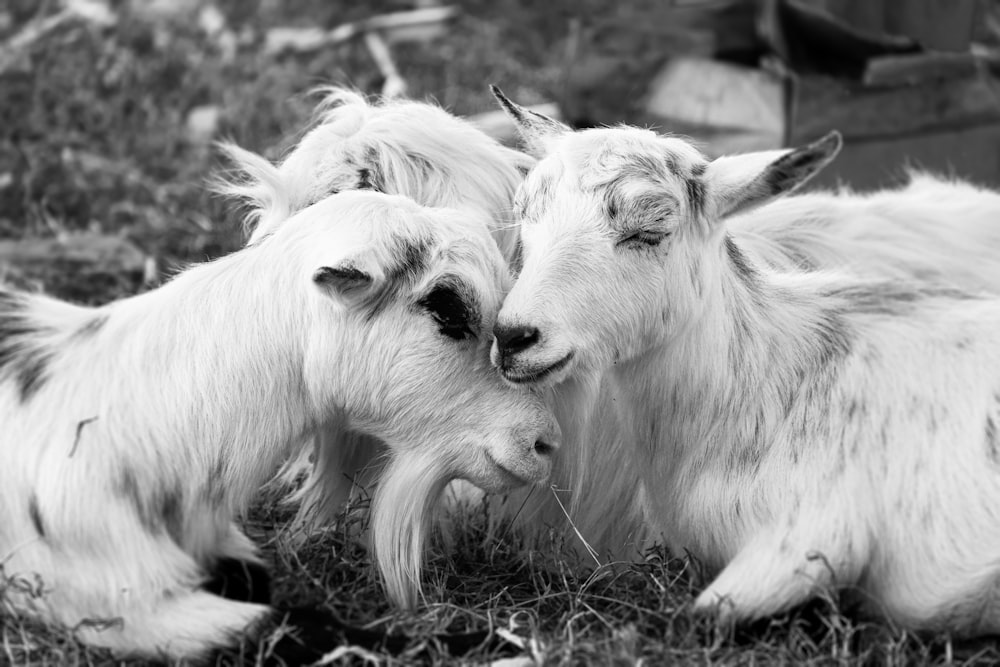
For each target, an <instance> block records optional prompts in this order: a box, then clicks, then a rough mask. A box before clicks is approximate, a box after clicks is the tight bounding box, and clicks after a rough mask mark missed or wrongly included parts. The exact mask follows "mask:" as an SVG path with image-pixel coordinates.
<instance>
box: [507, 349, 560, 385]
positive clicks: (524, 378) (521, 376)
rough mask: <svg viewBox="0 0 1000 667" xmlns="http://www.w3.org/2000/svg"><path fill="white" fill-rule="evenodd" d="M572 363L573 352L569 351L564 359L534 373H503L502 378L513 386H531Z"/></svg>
mask: <svg viewBox="0 0 1000 667" xmlns="http://www.w3.org/2000/svg"><path fill="white" fill-rule="evenodd" d="M571 361H573V351H572V350H570V351H569V352H568V353H567V354H566V356H565V357H563V358H562V359H560V360H559V361H557V362H555V363H554V364H551V365H549V366H546V367H545V368H541V369H539V370H536V371H531V372H529V373H517V374H515V373H512V372H510V371H504V374H503V377H504V379H505V380H507V381H508V382H513V383H514V384H533V383H535V382H539V381H541V380H543V379H545V378H547V377H548V376H550V375H552V374H553V373H557V372H559V371H561V370H562V369H564V368H566V366H568V365H569V362H571Z"/></svg>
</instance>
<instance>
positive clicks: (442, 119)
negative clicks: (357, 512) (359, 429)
mask: <svg viewBox="0 0 1000 667" xmlns="http://www.w3.org/2000/svg"><path fill="white" fill-rule="evenodd" d="M322 92H324V93H325V96H324V99H323V101H322V102H321V103H320V105H319V107H318V109H317V113H316V121H315V123H314V126H313V127H312V128H311V129H310V130H309V131H308V132H307V133H306V134H305V135H304V136H303V137H302V139H301V140H300V141H298V143H297V144H296V145H295V147H294V148H293V150H292V151H291V152H290V153H289V154H288V155H287V156H286V157H285V158H284V159H283V160H282V161H281V162H280V163H279V164H277V165H274V164H272V163H271V162H269V161H268V160H266V159H265V158H263V157H261V156H259V155H257V154H255V153H252V152H250V151H247V150H244V149H242V148H240V147H238V146H236V145H234V144H223V145H222V149H223V151H224V152H225V154H226V155H227V156H228V157H229V159H230V161H231V162H232V163H233V165H234V167H235V174H234V175H232V176H230V177H229V178H228V179H227V180H220V181H219V182H218V183H217V184H216V189H217V190H219V191H220V192H221V193H223V194H225V195H228V196H231V197H234V198H236V199H239V200H242V201H243V202H245V203H246V204H248V205H249V207H250V215H249V216H248V218H247V220H248V229H247V231H248V232H249V237H250V243H254V242H256V241H258V240H260V239H262V238H264V237H265V236H267V235H268V234H271V233H273V232H274V231H275V230H276V229H277V228H278V227H279V226H280V225H281V224H283V223H284V221H285V220H287V219H288V218H289V217H290V216H291V215H292V214H293V213H294V212H296V211H298V210H301V209H302V208H304V207H306V206H308V205H309V204H311V203H312V202H314V201H316V200H317V199H319V198H322V197H325V196H326V195H328V194H329V193H331V192H338V191H344V190H375V191H379V192H385V193H388V194H398V195H405V196H407V197H410V198H411V199H413V200H414V201H416V202H418V203H420V204H423V205H425V206H444V207H449V208H471V209H475V210H476V211H480V212H481V214H480V213H477V214H475V215H470V216H469V217H468V218H467V224H468V225H470V226H477V227H482V226H485V228H487V229H489V230H490V232H491V233H492V235H493V238H494V240H495V241H496V243H497V245H498V246H499V248H500V251H501V253H503V255H504V257H505V258H506V259H507V261H508V262H509V263H511V264H513V265H516V263H517V257H518V252H519V251H518V232H517V226H516V225H515V224H514V223H513V221H512V220H511V212H510V203H511V201H512V200H513V197H514V191H515V190H516V189H517V186H518V185H520V183H521V178H522V177H523V174H524V173H525V172H526V171H527V170H528V169H529V168H530V167H531V165H532V164H534V160H533V159H532V158H530V157H529V156H527V155H525V154H524V153H521V152H519V151H515V150H512V149H509V148H506V147H504V146H502V145H501V144H499V143H498V142H496V141H495V140H494V139H492V138H491V137H489V136H487V135H486V134H484V133H483V132H480V131H479V130H478V129H476V128H475V127H473V126H472V125H471V124H469V123H468V122H466V121H464V120H462V119H460V118H457V117H455V116H453V115H452V114H449V113H448V112H447V111H445V110H444V109H442V108H440V107H438V106H435V105H433V104H427V103H422V102H416V101H412V100H403V99H391V100H389V99H386V100H379V101H375V102H369V101H368V100H367V99H366V98H365V97H364V96H362V95H361V94H359V93H357V92H354V91H351V90H347V89H342V88H335V87H331V88H327V89H324V90H323V91H322ZM476 233H478V231H477V232H476ZM384 452H385V447H384V445H383V444H382V443H380V442H378V441H377V440H375V439H372V438H370V437H369V436H367V435H365V434H361V433H354V432H350V431H349V430H348V427H347V425H346V424H344V423H341V422H337V421H332V422H330V423H329V424H327V425H326V426H325V428H324V429H323V430H322V432H320V433H319V434H317V436H316V439H315V442H314V446H313V447H312V448H311V449H304V450H303V454H302V456H300V457H298V458H296V459H293V460H292V461H290V462H289V464H288V465H287V466H286V467H285V468H284V469H283V471H282V473H281V474H280V475H279V479H280V480H282V481H283V483H285V484H288V483H290V482H292V481H294V480H296V479H297V478H299V477H301V475H302V472H303V471H304V470H305V471H308V476H307V477H306V478H305V480H304V482H301V483H299V485H298V489H297V491H295V492H294V493H293V494H292V496H290V498H289V500H290V501H291V502H295V503H297V504H298V506H299V512H298V515H297V516H296V519H295V520H294V521H293V532H301V531H305V530H308V529H310V528H311V527H314V526H316V525H319V524H322V523H325V522H328V521H329V520H331V519H332V518H333V517H334V516H336V515H337V514H338V513H339V512H340V511H341V509H342V508H343V506H344V504H345V502H347V501H348V500H349V498H350V497H351V495H352V491H353V492H354V493H358V492H359V491H361V490H367V489H370V488H371V487H373V486H374V483H375V480H376V479H377V478H378V477H379V475H380V473H381V464H382V461H383V460H384V456H383V454H384ZM345 477H347V478H349V479H352V480H354V482H355V483H354V485H353V486H352V485H347V484H343V483H342V482H343V478H345Z"/></svg>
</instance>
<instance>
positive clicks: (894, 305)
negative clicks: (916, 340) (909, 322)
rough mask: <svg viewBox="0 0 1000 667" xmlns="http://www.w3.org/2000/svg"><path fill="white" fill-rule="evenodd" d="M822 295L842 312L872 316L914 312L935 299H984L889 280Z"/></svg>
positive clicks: (942, 288) (975, 295) (850, 286)
mask: <svg viewBox="0 0 1000 667" xmlns="http://www.w3.org/2000/svg"><path fill="white" fill-rule="evenodd" d="M824 295H825V296H830V297H835V298H840V299H843V300H844V304H843V306H842V307H841V308H842V310H843V311H845V312H854V313H865V314H871V315H905V314H908V313H911V312H913V309H914V308H916V307H917V306H918V305H919V304H920V303H921V302H924V301H929V300H935V299H947V300H959V301H970V300H976V299H981V298H984V297H983V295H979V294H974V293H970V292H965V291H963V290H960V289H957V288H954V287H945V286H938V285H923V284H919V283H915V284H909V283H898V282H890V281H885V282H869V283H862V284H855V285H846V286H842V287H836V288H834V289H830V290H827V291H826V292H824Z"/></svg>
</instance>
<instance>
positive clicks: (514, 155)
mask: <svg viewBox="0 0 1000 667" xmlns="http://www.w3.org/2000/svg"><path fill="white" fill-rule="evenodd" d="M504 151H506V155H507V157H508V158H509V159H510V163H511V164H512V165H514V168H515V169H517V170H518V171H519V172H521V175H522V176H527V175H528V172H529V171H531V170H532V168H533V167H534V166H535V165H536V164H538V160H536V159H535V158H533V157H532V156H530V155H528V154H527V153H523V152H521V151H517V150H514V149H513V148H506V147H504Z"/></svg>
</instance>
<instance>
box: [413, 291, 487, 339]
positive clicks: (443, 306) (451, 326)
mask: <svg viewBox="0 0 1000 667" xmlns="http://www.w3.org/2000/svg"><path fill="white" fill-rule="evenodd" d="M417 305H419V306H420V307H421V308H423V309H424V310H426V311H427V312H428V313H429V314H430V316H431V317H432V318H434V321H435V322H436V323H437V326H438V331H440V332H441V334H443V335H445V336H447V337H448V338H452V339H454V340H465V339H467V338H475V337H476V334H475V333H473V331H472V324H471V310H472V309H470V308H469V307H468V305H467V304H466V303H465V301H464V300H463V299H462V296H461V295H460V294H459V293H458V292H457V291H456V290H455V288H454V287H453V286H452V285H450V284H447V283H442V284H439V285H437V286H435V287H434V288H433V289H432V290H431V291H430V292H428V293H427V294H426V295H425V296H424V297H423V298H422V299H420V301H418V302H417Z"/></svg>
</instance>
